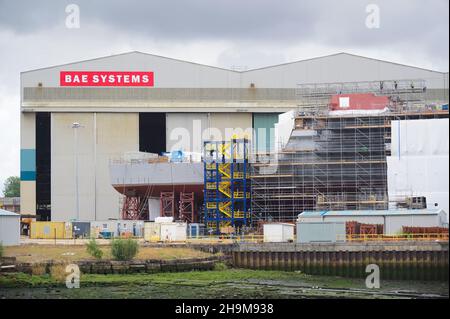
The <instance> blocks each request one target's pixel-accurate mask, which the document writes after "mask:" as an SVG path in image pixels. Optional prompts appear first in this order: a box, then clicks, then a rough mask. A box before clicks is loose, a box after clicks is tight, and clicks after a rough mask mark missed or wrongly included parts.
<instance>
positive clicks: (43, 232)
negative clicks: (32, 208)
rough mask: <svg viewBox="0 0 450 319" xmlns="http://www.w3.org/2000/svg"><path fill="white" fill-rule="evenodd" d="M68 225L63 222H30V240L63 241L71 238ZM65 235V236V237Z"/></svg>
mask: <svg viewBox="0 0 450 319" xmlns="http://www.w3.org/2000/svg"><path fill="white" fill-rule="evenodd" d="M69 225H70V223H65V222H31V226H30V228H31V233H30V238H32V239H65V238H71V235H72V231H71V230H70V231H69V230H67V232H66V229H70V228H71V227H69ZM66 233H67V236H66Z"/></svg>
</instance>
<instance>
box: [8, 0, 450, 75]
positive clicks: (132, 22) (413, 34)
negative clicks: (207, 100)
mask: <svg viewBox="0 0 450 319" xmlns="http://www.w3.org/2000/svg"><path fill="white" fill-rule="evenodd" d="M69 3H75V4H77V5H79V7H80V17H81V26H82V28H83V27H88V28H89V27H93V26H100V27H103V28H105V29H108V30H109V32H111V33H117V32H119V33H121V32H125V33H128V35H129V36H130V37H146V38H148V39H154V40H157V41H160V42H170V43H174V44H175V43H180V44H187V43H191V42H195V41H218V40H220V41H228V42H231V43H233V44H234V45H235V46H239V47H245V46H246V47H249V46H255V45H256V46H257V45H259V44H264V45H265V46H268V47H274V46H275V47H277V48H278V50H279V52H282V50H283V49H284V47H292V46H301V45H307V44H309V43H316V44H317V45H322V46H328V47H345V48H347V51H348V50H353V49H365V48H367V49H372V50H375V51H376V50H379V49H380V48H383V49H389V46H390V45H392V46H394V47H396V49H400V52H403V53H404V54H405V55H407V54H408V53H410V52H411V51H423V52H424V53H426V54H427V55H428V56H429V57H430V58H431V59H432V60H433V59H436V60H439V62H437V63H436V64H437V65H438V66H439V67H441V68H442V67H444V68H447V69H448V59H447V57H448V35H449V33H448V20H449V13H448V9H449V2H448V1H447V0H430V1H427V3H426V4H424V3H423V2H422V1H418V0H415V1H412V0H396V1H389V0H377V1H372V0H340V1H333V0H314V1H297V0H284V1H283V2H281V3H280V2H278V1H274V0H246V1H241V0H217V1H210V0H190V1H186V0H164V1H163V0H161V1H145V2H143V1H138V0H129V1H126V2H125V1H118V0H97V1H89V0H78V1H57V2H56V1H51V0H42V1H40V2H39V5H37V4H36V5H30V2H28V1H23V0H17V1H1V2H0V8H1V10H0V26H3V27H4V28H5V29H8V30H11V31H13V32H15V33H25V34H28V33H32V34H33V33H36V32H40V31H41V30H48V29H53V28H61V29H64V19H65V17H66V13H65V11H64V9H65V6H66V5H67V4H69ZM372 3H373V4H375V5H377V6H378V7H379V9H380V28H379V29H368V28H367V27H366V24H365V20H366V17H367V15H368V13H367V12H366V6H367V5H368V4H372ZM418 43H420V45H418ZM412 49H413V50H412ZM278 55H279V54H278ZM444 61H446V62H444Z"/></svg>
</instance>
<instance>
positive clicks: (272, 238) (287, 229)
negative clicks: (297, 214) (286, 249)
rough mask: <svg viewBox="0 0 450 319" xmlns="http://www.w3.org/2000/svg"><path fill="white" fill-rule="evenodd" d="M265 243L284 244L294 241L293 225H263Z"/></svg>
mask: <svg viewBox="0 0 450 319" xmlns="http://www.w3.org/2000/svg"><path fill="white" fill-rule="evenodd" d="M263 229H264V242H265V243H285V242H292V241H294V225H293V224H287V223H273V224H264V226H263Z"/></svg>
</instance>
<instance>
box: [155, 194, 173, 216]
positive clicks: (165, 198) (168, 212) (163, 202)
mask: <svg viewBox="0 0 450 319" xmlns="http://www.w3.org/2000/svg"><path fill="white" fill-rule="evenodd" d="M159 202H160V209H161V211H160V216H161V217H172V218H174V219H176V216H175V192H161V194H160V197H159Z"/></svg>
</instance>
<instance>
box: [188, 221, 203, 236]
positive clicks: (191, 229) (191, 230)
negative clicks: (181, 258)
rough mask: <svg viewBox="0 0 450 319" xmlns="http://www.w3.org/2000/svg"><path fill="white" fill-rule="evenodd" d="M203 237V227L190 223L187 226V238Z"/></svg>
mask: <svg viewBox="0 0 450 319" xmlns="http://www.w3.org/2000/svg"><path fill="white" fill-rule="evenodd" d="M202 236H205V225H204V224H198V223H192V224H189V225H188V237H189V238H199V237H202Z"/></svg>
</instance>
